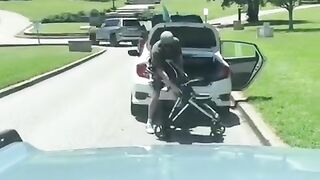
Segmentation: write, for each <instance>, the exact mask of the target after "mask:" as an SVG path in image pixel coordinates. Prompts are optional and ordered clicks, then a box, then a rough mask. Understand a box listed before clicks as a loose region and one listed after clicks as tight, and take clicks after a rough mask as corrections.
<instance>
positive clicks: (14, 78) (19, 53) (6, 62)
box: [0, 46, 98, 89]
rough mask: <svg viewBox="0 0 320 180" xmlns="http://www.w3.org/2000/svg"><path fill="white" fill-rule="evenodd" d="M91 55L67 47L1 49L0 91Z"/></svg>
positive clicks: (95, 50)
mask: <svg viewBox="0 0 320 180" xmlns="http://www.w3.org/2000/svg"><path fill="white" fill-rule="evenodd" d="M97 51H98V49H94V50H93V52H91V53H86V52H69V50H68V47H67V46H35V47H31V46H28V47H1V48H0V54H1V59H0V89H2V88H4V87H7V86H9V85H12V84H15V83H18V82H21V81H24V80H27V79H30V78H32V77H34V76H37V75H40V74H43V73H45V72H48V71H51V70H54V69H57V68H59V67H62V66H64V65H66V64H69V63H71V62H74V61H76V60H78V59H80V58H83V57H85V56H88V55H90V54H92V53H94V52H97Z"/></svg>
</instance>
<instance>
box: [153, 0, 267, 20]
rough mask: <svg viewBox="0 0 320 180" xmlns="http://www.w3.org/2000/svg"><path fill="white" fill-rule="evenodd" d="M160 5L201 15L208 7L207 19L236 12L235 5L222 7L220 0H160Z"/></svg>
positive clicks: (159, 9) (176, 10)
mask: <svg viewBox="0 0 320 180" xmlns="http://www.w3.org/2000/svg"><path fill="white" fill-rule="evenodd" d="M161 4H162V5H165V6H166V7H167V8H168V10H169V12H170V13H171V14H175V13H176V12H178V13H179V14H198V15H200V16H202V17H203V8H208V9H209V15H208V20H211V19H214V18H219V17H223V16H228V15H233V14H237V9H238V7H237V5H233V6H231V7H229V8H227V7H226V8H222V7H221V4H222V1H221V0H215V1H207V0H162V1H161ZM271 8H273V6H271V5H269V4H268V5H267V6H266V7H262V8H261V9H271ZM156 11H158V12H162V6H161V5H158V6H157V7H156Z"/></svg>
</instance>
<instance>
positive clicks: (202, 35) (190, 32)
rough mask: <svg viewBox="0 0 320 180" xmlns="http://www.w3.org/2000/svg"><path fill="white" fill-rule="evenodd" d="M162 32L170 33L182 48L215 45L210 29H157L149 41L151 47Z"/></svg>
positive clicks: (182, 27) (210, 46)
mask: <svg viewBox="0 0 320 180" xmlns="http://www.w3.org/2000/svg"><path fill="white" fill-rule="evenodd" d="M164 31H170V32H171V33H172V34H173V35H174V36H175V37H177V38H178V39H179V41H180V45H181V46H182V47H188V48H212V47H215V46H216V45H217V43H216V37H215V35H214V33H213V32H212V30H211V29H209V28H205V27H203V28H199V27H188V26H180V27H165V28H164V27H163V28H158V29H156V31H155V32H154V33H153V35H152V37H151V39H150V45H151V46H152V45H153V44H154V43H156V42H157V41H158V40H159V39H160V35H161V33H162V32H164Z"/></svg>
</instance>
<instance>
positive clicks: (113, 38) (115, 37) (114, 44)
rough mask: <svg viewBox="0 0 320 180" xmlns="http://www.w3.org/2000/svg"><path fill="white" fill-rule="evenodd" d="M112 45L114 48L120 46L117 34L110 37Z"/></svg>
mask: <svg viewBox="0 0 320 180" xmlns="http://www.w3.org/2000/svg"><path fill="white" fill-rule="evenodd" d="M110 45H111V46H113V47H117V46H118V45H119V42H118V40H117V36H116V34H111V35H110Z"/></svg>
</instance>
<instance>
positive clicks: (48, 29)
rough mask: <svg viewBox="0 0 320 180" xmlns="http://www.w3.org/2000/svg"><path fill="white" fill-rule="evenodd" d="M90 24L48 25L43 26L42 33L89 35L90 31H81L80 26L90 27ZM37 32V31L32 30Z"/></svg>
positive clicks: (41, 27)
mask: <svg viewBox="0 0 320 180" xmlns="http://www.w3.org/2000/svg"><path fill="white" fill-rule="evenodd" d="M88 25H89V24H88V23H48V24H41V26H40V31H39V32H40V33H46V34H52V33H88V30H81V29H80V26H88ZM31 31H32V32H34V33H35V32H36V30H35V29H32V30H31Z"/></svg>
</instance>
